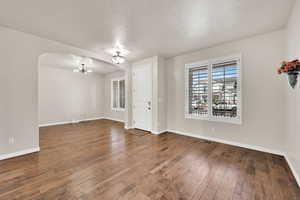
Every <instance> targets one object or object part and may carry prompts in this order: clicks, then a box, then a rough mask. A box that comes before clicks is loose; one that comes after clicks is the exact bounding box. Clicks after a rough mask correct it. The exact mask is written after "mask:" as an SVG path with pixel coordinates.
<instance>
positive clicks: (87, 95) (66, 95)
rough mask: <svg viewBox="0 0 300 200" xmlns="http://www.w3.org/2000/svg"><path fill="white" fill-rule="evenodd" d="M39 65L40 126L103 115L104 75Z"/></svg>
mask: <svg viewBox="0 0 300 200" xmlns="http://www.w3.org/2000/svg"><path fill="white" fill-rule="evenodd" d="M40 63H41V64H40V68H39V125H47V124H52V123H60V122H76V121H80V120H84V119H93V118H101V117H103V116H104V95H105V94H104V76H103V75H100V74H96V73H91V74H88V75H84V74H81V73H73V72H72V71H71V70H67V69H60V68H55V67H49V66H44V65H43V64H42V63H43V62H42V61H41V62H40Z"/></svg>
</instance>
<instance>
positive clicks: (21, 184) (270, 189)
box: [0, 120, 300, 200]
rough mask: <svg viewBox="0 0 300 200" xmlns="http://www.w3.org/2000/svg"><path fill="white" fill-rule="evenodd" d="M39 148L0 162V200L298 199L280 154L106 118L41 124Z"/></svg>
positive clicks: (294, 186) (292, 179)
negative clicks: (133, 127)
mask: <svg viewBox="0 0 300 200" xmlns="http://www.w3.org/2000/svg"><path fill="white" fill-rule="evenodd" d="M40 147H41V152H39V153H34V154H30V155H26V156H22V157H17V158H13V159H9V160H4V161H0V199H1V200H13V199H18V200H48V199H50V200H55V199H61V200H79V199H80V200H87V199H88V200H91V199H95V200H106V199H108V200H117V199H122V200H153V199H161V200H175V199H176V200H177V199H178V200H198V199H199V200H200V199H201V200H227V199H234V200H246V199H247V200H252V199H253V200H271V199H274V200H275V199H276V200H296V199H300V192H299V188H298V187H297V185H296V182H295V180H294V178H293V176H292V174H291V171H290V169H289V167H288V165H287V163H286V161H285V160H284V158H282V157H280V156H276V155H272V154H267V153H262V152H257V151H252V150H248V149H243V148H238V147H233V146H229V145H225V144H220V143H215V142H208V141H205V140H200V139H195V138H191V137H185V136H179V135H175V134H171V133H166V134H161V135H159V136H156V135H151V134H146V133H145V132H142V131H137V130H136V131H135V130H132V131H125V130H124V128H123V124H122V123H118V122H112V121H109V120H97V121H91V122H84V123H80V124H77V125H62V126H52V127H45V128H41V129H40Z"/></svg>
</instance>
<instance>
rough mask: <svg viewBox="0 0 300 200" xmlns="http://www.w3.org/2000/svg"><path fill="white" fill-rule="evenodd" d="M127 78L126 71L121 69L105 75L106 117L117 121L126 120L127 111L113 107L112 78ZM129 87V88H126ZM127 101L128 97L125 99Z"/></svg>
mask: <svg viewBox="0 0 300 200" xmlns="http://www.w3.org/2000/svg"><path fill="white" fill-rule="evenodd" d="M121 77H123V78H125V71H123V70H119V71H116V72H112V73H109V74H106V75H105V106H104V112H105V118H108V119H114V120H117V121H122V122H124V121H125V111H115V110H112V109H111V80H112V79H114V78H121ZM126 89H127V88H126ZM125 101H127V99H126V100H125Z"/></svg>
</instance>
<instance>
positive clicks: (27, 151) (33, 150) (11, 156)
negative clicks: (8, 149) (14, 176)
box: [0, 147, 40, 160]
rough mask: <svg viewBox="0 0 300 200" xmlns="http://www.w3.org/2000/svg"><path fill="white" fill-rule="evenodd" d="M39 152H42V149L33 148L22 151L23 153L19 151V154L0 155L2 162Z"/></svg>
mask: <svg viewBox="0 0 300 200" xmlns="http://www.w3.org/2000/svg"><path fill="white" fill-rule="evenodd" d="M39 151H40V147H36V148H31V149H25V150H22V151H17V152H14V153H9V154H3V155H0V160H5V159H9V158H14V157H17V156H22V155H26V154H29V153H34V152H39Z"/></svg>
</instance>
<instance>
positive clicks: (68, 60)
mask: <svg viewBox="0 0 300 200" xmlns="http://www.w3.org/2000/svg"><path fill="white" fill-rule="evenodd" d="M81 59H84V60H82V61H81ZM82 62H83V63H85V64H86V66H87V67H88V68H89V69H92V70H93V72H95V73H99V74H106V73H111V72H114V71H117V70H120V68H118V67H116V66H114V65H111V64H109V63H106V62H103V61H99V60H96V59H90V58H82V57H80V56H76V55H71V54H56V53H47V54H44V55H42V56H41V58H40V61H39V63H40V66H41V67H55V68H64V69H68V70H73V69H76V68H77V67H78V66H79V65H80V64H81V63H82Z"/></svg>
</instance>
